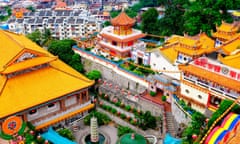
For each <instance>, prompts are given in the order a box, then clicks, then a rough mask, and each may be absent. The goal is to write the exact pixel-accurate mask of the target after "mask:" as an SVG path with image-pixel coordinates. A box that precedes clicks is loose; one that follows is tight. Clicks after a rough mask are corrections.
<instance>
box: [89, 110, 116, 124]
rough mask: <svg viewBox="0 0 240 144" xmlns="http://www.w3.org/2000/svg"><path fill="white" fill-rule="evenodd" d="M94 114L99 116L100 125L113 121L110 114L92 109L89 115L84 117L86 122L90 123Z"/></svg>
mask: <svg viewBox="0 0 240 144" xmlns="http://www.w3.org/2000/svg"><path fill="white" fill-rule="evenodd" d="M93 116H94V117H96V118H97V122H98V125H99V126H101V125H105V124H108V123H109V122H110V121H111V119H110V118H109V117H108V115H106V114H103V113H100V112H98V111H92V112H91V113H90V114H89V115H87V116H86V117H85V118H84V124H86V125H90V120H91V118H92V117H93Z"/></svg>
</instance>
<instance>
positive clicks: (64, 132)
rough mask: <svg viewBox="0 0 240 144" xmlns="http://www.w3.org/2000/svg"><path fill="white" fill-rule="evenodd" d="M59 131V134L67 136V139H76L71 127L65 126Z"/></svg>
mask: <svg viewBox="0 0 240 144" xmlns="http://www.w3.org/2000/svg"><path fill="white" fill-rule="evenodd" d="M57 132H58V133H59V135H61V136H62V137H65V138H67V139H69V140H72V141H74V140H75V137H74V135H73V133H72V131H71V130H69V129H66V128H63V129H60V130H58V131H57Z"/></svg>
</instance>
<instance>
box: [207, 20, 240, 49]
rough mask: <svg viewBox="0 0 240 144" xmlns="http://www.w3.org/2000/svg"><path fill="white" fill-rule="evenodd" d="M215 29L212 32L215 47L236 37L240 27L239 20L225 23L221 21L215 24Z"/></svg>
mask: <svg viewBox="0 0 240 144" xmlns="http://www.w3.org/2000/svg"><path fill="white" fill-rule="evenodd" d="M216 29H217V31H216V32H213V33H212V36H213V37H214V38H215V39H216V41H215V47H219V46H221V45H222V44H223V43H225V42H227V41H229V40H231V39H233V38H235V37H237V36H238V35H239V34H238V31H239V29H240V25H239V22H236V21H235V22H234V23H231V24H229V23H226V22H222V24H221V25H220V26H216Z"/></svg>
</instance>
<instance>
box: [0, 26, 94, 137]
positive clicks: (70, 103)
mask: <svg viewBox="0 0 240 144" xmlns="http://www.w3.org/2000/svg"><path fill="white" fill-rule="evenodd" d="M0 39H1V45H0V57H1V60H0V103H1V105H0V125H1V127H0V130H2V131H3V132H10V133H11V132H13V130H14V127H8V125H11V126H13V125H12V124H13V123H14V121H12V119H11V118H12V117H19V118H21V119H22V120H23V121H30V122H31V123H32V124H33V125H34V126H36V129H43V128H47V127H49V126H51V125H54V124H59V123H64V124H67V123H68V122H71V119H72V118H73V117H81V116H83V115H84V114H86V113H88V111H89V110H91V109H92V108H93V107H94V104H92V103H91V100H90V96H89V93H88V89H89V87H91V86H92V85H93V84H94V81H91V80H89V79H87V78H86V77H84V76H83V75H82V74H80V73H78V72H77V71H75V70H74V69H72V68H71V67H70V66H68V65H66V64H65V63H63V62H62V61H61V60H59V59H58V57H56V56H53V55H52V54H50V53H49V52H47V51H46V50H44V49H43V48H41V47H39V46H38V45H37V44H35V43H33V42H32V41H31V40H29V39H27V38H26V37H25V36H23V35H19V34H15V33H11V32H8V31H3V30H0ZM7 120H8V121H7Z"/></svg>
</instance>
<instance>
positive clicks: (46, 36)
mask: <svg viewBox="0 0 240 144" xmlns="http://www.w3.org/2000/svg"><path fill="white" fill-rule="evenodd" d="M26 36H27V38H29V39H30V40H32V41H33V42H35V43H36V44H38V45H39V46H48V45H49V43H50V42H51V41H52V34H51V31H50V30H49V29H44V31H43V33H41V32H40V31H39V30H38V29H37V30H35V31H34V32H32V33H30V34H27V35H26Z"/></svg>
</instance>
